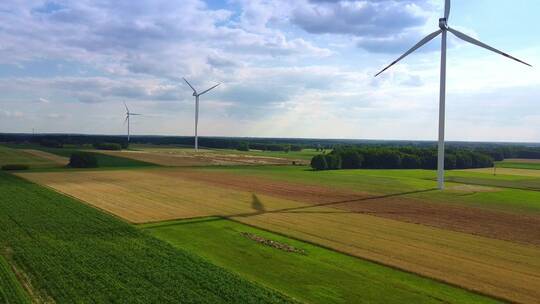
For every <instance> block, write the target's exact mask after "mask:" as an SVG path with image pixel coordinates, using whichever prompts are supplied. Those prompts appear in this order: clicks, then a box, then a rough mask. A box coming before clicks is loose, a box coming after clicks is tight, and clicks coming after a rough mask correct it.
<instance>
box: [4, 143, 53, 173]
mask: <svg viewBox="0 0 540 304" xmlns="http://www.w3.org/2000/svg"><path fill="white" fill-rule="evenodd" d="M7 164H21V165H28V166H29V167H31V168H44V167H54V166H57V165H56V164H54V163H53V162H51V161H49V160H46V159H42V158H40V157H37V156H34V155H31V154H28V153H25V152H21V151H19V150H16V149H11V148H9V147H6V146H2V145H0V166H3V165H7Z"/></svg>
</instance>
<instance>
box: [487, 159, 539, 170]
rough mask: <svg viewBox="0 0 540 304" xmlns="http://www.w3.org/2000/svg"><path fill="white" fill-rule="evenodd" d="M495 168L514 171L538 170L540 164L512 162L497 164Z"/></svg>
mask: <svg viewBox="0 0 540 304" xmlns="http://www.w3.org/2000/svg"><path fill="white" fill-rule="evenodd" d="M497 167H500V168H515V169H529V170H540V162H525V161H523V162H514V161H502V162H497Z"/></svg>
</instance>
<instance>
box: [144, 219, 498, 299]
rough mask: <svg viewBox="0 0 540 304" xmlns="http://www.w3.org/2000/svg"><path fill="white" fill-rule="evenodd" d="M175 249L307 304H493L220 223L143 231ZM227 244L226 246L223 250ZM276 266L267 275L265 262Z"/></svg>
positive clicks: (160, 225)
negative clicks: (361, 303)
mask: <svg viewBox="0 0 540 304" xmlns="http://www.w3.org/2000/svg"><path fill="white" fill-rule="evenodd" d="M142 227H143V229H144V231H146V232H149V233H150V234H151V235H153V236H155V237H157V238H159V239H162V240H165V241H167V242H170V243H171V244H172V245H173V246H175V247H177V248H180V249H183V250H189V251H191V252H195V253H198V254H201V255H202V256H203V257H205V258H207V259H208V260H209V261H211V262H212V263H215V264H217V265H219V266H222V267H224V268H227V269H230V270H231V271H234V272H236V273H239V274H241V275H242V276H245V277H246V278H248V279H250V280H254V281H257V282H260V283H261V284H264V285H267V286H270V287H272V288H274V289H277V290H283V291H284V292H286V293H287V294H290V295H292V296H294V297H295V298H297V299H300V300H302V301H306V302H308V303H354V302H358V299H363V301H365V302H369V303H398V302H401V303H404V302H406V303H492V302H495V301H494V300H491V299H489V298H486V297H481V296H479V295H475V294H473V293H470V292H466V291H463V290H460V289H458V288H455V287H450V286H448V285H445V284H441V283H438V282H434V281H432V280H429V279H425V278H421V277H418V276H415V275H413V274H410V273H405V272H401V271H397V270H394V269H392V268H388V267H384V266H381V265H378V264H375V263H371V262H368V261H364V260H359V259H356V258H353V257H350V256H347V255H344V254H340V253H337V252H335V251H332V250H328V249H325V248H322V247H319V246H315V245H312V244H308V243H305V242H300V241H297V240H293V239H290V238H287V237H284V236H282V235H277V234H275V233H270V232H268V231H264V230H261V229H256V228H254V227H250V226H246V225H243V224H240V223H238V222H234V221H229V220H226V219H223V218H201V219H195V220H184V221H173V222H163V223H157V224H149V225H143V226H142ZM242 233H251V234H254V235H257V236H259V237H263V238H265V239H269V240H273V241H276V242H281V243H286V244H288V245H290V246H293V247H295V248H301V249H302V250H304V252H305V254H299V253H291V252H286V251H283V250H278V249H276V248H272V247H268V246H263V245H260V244H258V243H256V242H254V241H253V240H251V239H248V238H246V237H244V236H243V235H242ZM223 244H227V246H223ZM269 261H272V263H273V264H274V265H278V266H277V267H274V268H273V269H272V271H268V263H269Z"/></svg>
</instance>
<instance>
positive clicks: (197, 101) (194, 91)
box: [184, 78, 221, 151]
mask: <svg viewBox="0 0 540 304" xmlns="http://www.w3.org/2000/svg"><path fill="white" fill-rule="evenodd" d="M184 81H185V82H186V83H187V85H188V86H189V87H190V88H191V89H192V90H193V96H194V97H195V151H199V137H198V133H197V128H198V126H199V96H201V95H203V94H204V93H207V92H208V91H210V90H212V89H214V88H215V87H217V86H218V85H220V84H221V83H218V84H216V85H215V86H213V87H211V88H209V89H207V90H204V91H202V92H201V93H197V90H195V88H194V87H193V86H192V85H191V84H190V83H189V82H188V81H187V79H185V78H184Z"/></svg>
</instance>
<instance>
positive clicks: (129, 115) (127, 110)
mask: <svg viewBox="0 0 540 304" xmlns="http://www.w3.org/2000/svg"><path fill="white" fill-rule="evenodd" d="M124 106H125V107H126V120H124V124H125V123H126V122H127V142H128V144H129V136H130V129H129V127H130V125H129V121H130V117H131V116H137V115H142V114H137V113H132V112H130V111H129V108H128V106H127V104H126V103H125V102H124Z"/></svg>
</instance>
